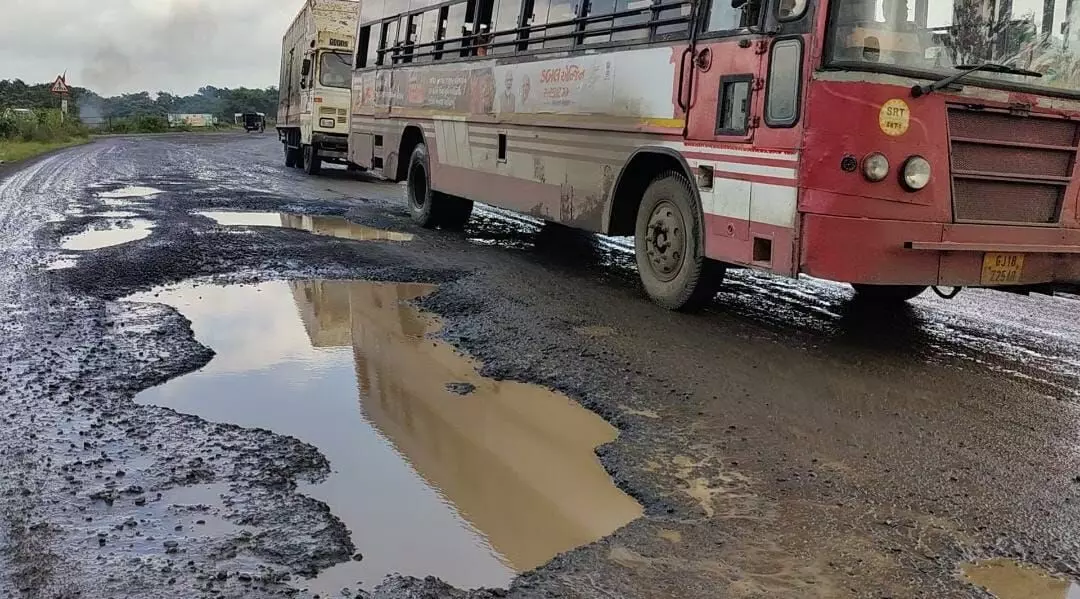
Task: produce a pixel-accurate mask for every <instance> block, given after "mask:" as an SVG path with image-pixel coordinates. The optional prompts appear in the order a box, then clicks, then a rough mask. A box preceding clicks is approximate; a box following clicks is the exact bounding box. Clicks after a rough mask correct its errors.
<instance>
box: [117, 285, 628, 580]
mask: <svg viewBox="0 0 1080 599" xmlns="http://www.w3.org/2000/svg"><path fill="white" fill-rule="evenodd" d="M433 290H434V287H433V286H431V285H422V284H414V283H404V284H393V283H371V282H358V281H308V282H288V283H286V282H273V283H265V284H260V285H256V286H228V287H217V286H205V285H200V286H198V287H197V288H195V287H192V286H180V287H175V288H165V289H161V290H154V291H151V292H148V293H144V294H139V295H136V296H132V297H131V298H130V299H132V300H135V301H146V302H162V303H166V304H169V305H172V306H174V307H176V308H177V309H178V310H180V311H181V312H182V313H183V314H184V316H186V317H187V318H188V319H189V320H191V322H192V327H193V329H194V331H195V335H196V337H197V338H198V339H199V340H200V341H201V342H202V343H204V344H206V345H208V346H209V347H211V348H212V349H213V350H214V351H215V352H216V356H215V357H214V359H213V360H212V361H211V362H210V363H209V364H208V365H207V366H206V367H204V368H203V369H201V370H199V371H198V372H195V373H192V374H189V375H186V376H183V377H180V378H178V379H174V380H172V381H170V382H168V383H166V384H164V385H162V386H160V387H157V388H153V389H149V390H147V391H145V392H143V393H141V394H140V395H139V396H138V397H137V398H136V401H137V402H139V403H141V404H153V405H159V406H166V407H169V408H173V409H175V410H178V411H181V412H186V413H191V414H197V415H199V416H201V417H203V418H206V419H208V420H211V421H217V422H228V423H232V424H237V425H241V426H246V427H260V428H266V429H270V430H273V431H276V432H278V433H281V434H285V435H291V436H294V437H297V438H299V439H301V440H304V441H306V442H309V443H311V444H313V445H315V446H316V447H318V448H319V449H320V451H322V452H323V453H324V454H325V455H326V456H327V457H328V458H329V460H330V463H331V468H332V469H333V473H332V474H331V476H330V477H329V478H328V479H327V480H326V482H324V483H321V484H318V485H304V486H303V487H302V489H301V491H302V492H304V493H306V494H309V495H311V496H313V497H316V498H318V499H320V500H322V501H325V502H326V503H327V504H329V506H330V508H331V511H332V512H333V513H334V514H336V515H337V516H339V517H340V518H341V519H342V520H343V521H344V523H345V525H346V526H347V527H348V528H349V530H350V531H351V532H352V535H353V540H354V543H355V544H356V547H357V551H359V552H360V553H361V554H362V556H363V559H362V561H350V562H346V563H343V564H340V565H338V566H335V567H333V568H331V569H329V570H327V571H325V572H323V573H322V574H321V575H320V576H319V577H318V578H316V579H314V580H312V581H309V582H308V583H306V584H301V585H299V586H303V587H306V588H309V589H310V590H311V591H312V592H316V593H320V594H324V596H325V594H328V593H337V592H339V591H340V589H342V588H343V587H354V586H355V585H356V584H357V583H358V582H359V583H363V584H364V585H366V586H369V587H370V586H374V585H375V584H377V583H378V582H379V581H381V580H382V578H383V577H384V576H385V575H386V574H389V573H393V572H399V573H402V574H405V575H412V576H418V577H424V576H428V575H434V576H438V577H439V578H442V579H443V580H446V581H447V582H449V583H450V584H453V585H455V586H458V587H462V588H476V587H481V586H483V587H505V586H507V585H508V584H509V582H510V580H511V579H512V578H513V577H514V576H515V574H516V573H518V572H523V571H526V570H529V569H532V568H535V567H536V566H539V565H541V564H543V563H545V562H547V561H548V560H549V559H551V558H552V557H554V556H555V555H557V554H559V553H562V552H565V551H568V550H570V549H573V548H575V547H578V546H581V545H584V544H587V543H590V542H593V541H595V540H598V539H600V538H602V537H604V536H606V535H608V534H610V533H612V532H614V531H615V530H616V529H618V528H620V527H622V526H623V525H625V524H627V523H628V522H630V521H631V520H633V519H635V518H637V517H638V516H640V515H641V513H642V510H641V506H640V505H638V503H637V502H636V501H634V500H633V499H632V498H630V497H629V496H628V495H626V494H625V493H623V492H622V491H621V490H619V489H618V488H617V487H615V485H614V484H613V483H612V481H611V478H610V477H609V476H608V475H607V473H606V472H605V471H604V469H603V467H602V466H601V464H600V462H599V460H598V459H597V457H596V455H595V449H596V447H597V446H599V445H601V444H604V443H607V442H610V441H612V440H614V439H615V437H616V434H617V431H616V430H615V429H614V428H613V427H612V426H611V425H609V424H607V423H606V422H605V421H604V420H603V419H601V418H600V417H598V416H596V415H595V414H593V413H591V412H589V411H587V410H585V409H584V408H582V407H581V406H579V405H578V404H577V403H575V402H574V401H572V400H570V399H569V398H567V397H565V396H563V395H560V394H558V393H555V392H553V391H550V390H548V389H545V388H543V387H539V386H536V385H530V384H524V383H517V382H512V381H495V380H492V379H488V378H485V377H483V376H481V375H480V374H479V373H478V372H477V367H478V363H477V362H475V361H474V360H472V359H470V358H468V357H465V356H463V355H461V354H459V353H457V352H456V351H455V350H454V349H453V348H452V347H450V346H449V345H447V344H445V343H443V342H441V341H438V340H434V339H431V338H430V337H429V336H430V335H432V334H433V333H436V332H437V331H439V330H440V328H441V323H440V321H439V320H438V319H436V318H434V317H432V316H430V315H427V314H424V313H422V312H420V311H419V310H418V309H417V308H415V307H413V306H412V305H410V304H408V303H405V302H408V301H410V300H415V299H417V298H420V297H423V296H424V295H427V294H428V293H430V292H431V291H433ZM466 388H468V391H469V392H468V393H462V392H461V391H462V390H463V389H466ZM334 596H336V595H334Z"/></svg>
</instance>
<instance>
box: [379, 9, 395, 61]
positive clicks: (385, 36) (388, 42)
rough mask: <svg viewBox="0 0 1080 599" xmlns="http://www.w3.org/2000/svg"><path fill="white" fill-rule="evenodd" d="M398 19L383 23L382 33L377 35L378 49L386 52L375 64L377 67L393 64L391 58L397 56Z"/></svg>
mask: <svg viewBox="0 0 1080 599" xmlns="http://www.w3.org/2000/svg"><path fill="white" fill-rule="evenodd" d="M398 22H399V21H398V19H394V20H393V21H387V22H385V23H383V26H382V33H381V34H380V35H379V49H380V50H386V52H384V53H383V54H382V56H381V57H380V58H379V60H378V61H377V62H376V63H375V64H378V65H384V64H393V63H394V60H393V57H394V56H396V55H397V33H398Z"/></svg>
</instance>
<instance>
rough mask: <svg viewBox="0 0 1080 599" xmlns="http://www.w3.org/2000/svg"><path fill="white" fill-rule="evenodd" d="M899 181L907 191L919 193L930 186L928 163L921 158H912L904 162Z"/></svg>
mask: <svg viewBox="0 0 1080 599" xmlns="http://www.w3.org/2000/svg"><path fill="white" fill-rule="evenodd" d="M900 181H901V182H902V183H903V184H904V188H905V189H907V190H908V191H919V190H920V189H922V188H924V187H926V186H927V185H929V184H930V162H928V161H927V160H926V159H925V158H923V157H922V156H912V157H911V158H908V159H907V160H906V161H905V162H904V168H903V170H902V171H901V172H900Z"/></svg>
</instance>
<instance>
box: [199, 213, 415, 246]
mask: <svg viewBox="0 0 1080 599" xmlns="http://www.w3.org/2000/svg"><path fill="white" fill-rule="evenodd" d="M195 214H197V215H199V216H205V217H207V218H209V219H212V220H213V221H215V222H216V223H217V224H219V225H222V226H227V227H238V226H245V227H279V228H284V229H296V230H299V231H307V232H309V233H314V234H315V235H324V236H326V237H340V238H342V239H353V240H356V241H412V239H413V236H412V235H410V234H409V233H399V232H397V231H385V230H383V229H375V228H372V227H366V226H364V225H360V224H357V223H354V222H352V221H349V220H347V219H344V218H341V217H340V216H308V215H305V214H289V213H285V212H196V213H195Z"/></svg>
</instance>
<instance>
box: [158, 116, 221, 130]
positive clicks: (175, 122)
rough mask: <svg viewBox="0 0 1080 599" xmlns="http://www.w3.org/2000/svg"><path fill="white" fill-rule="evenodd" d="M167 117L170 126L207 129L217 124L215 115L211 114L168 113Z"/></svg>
mask: <svg viewBox="0 0 1080 599" xmlns="http://www.w3.org/2000/svg"><path fill="white" fill-rule="evenodd" d="M167 118H168V120H169V126H170V127H195V128H200V129H208V128H210V127H213V126H214V125H216V124H217V117H215V116H214V115H212V114H170V115H168V116H167Z"/></svg>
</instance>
